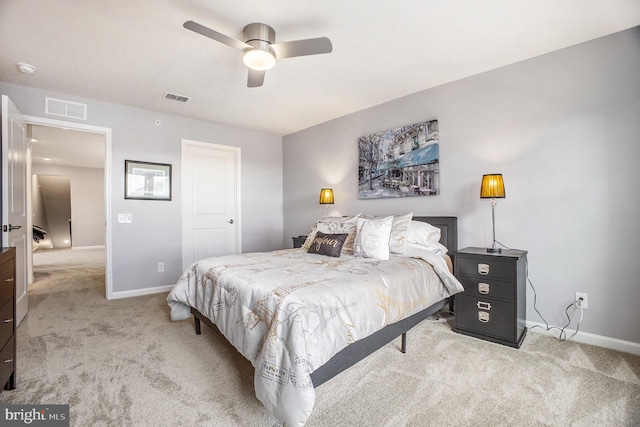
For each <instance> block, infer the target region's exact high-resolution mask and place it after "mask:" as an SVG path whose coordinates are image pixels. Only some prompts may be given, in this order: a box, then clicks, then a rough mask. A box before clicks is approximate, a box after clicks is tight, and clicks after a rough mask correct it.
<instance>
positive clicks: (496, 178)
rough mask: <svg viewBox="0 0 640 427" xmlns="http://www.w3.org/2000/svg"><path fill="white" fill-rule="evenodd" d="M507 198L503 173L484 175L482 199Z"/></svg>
mask: <svg viewBox="0 0 640 427" xmlns="http://www.w3.org/2000/svg"><path fill="white" fill-rule="evenodd" d="M505 197H506V195H505V191H504V180H503V179H502V174H501V173H495V174H489V175H482V184H481V185H480V198H481V199H504V198H505Z"/></svg>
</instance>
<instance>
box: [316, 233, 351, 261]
mask: <svg viewBox="0 0 640 427" xmlns="http://www.w3.org/2000/svg"><path fill="white" fill-rule="evenodd" d="M347 236H349V235H348V234H325V233H323V232H322V231H318V232H316V235H315V236H314V238H313V240H312V241H311V244H310V245H309V249H308V250H307V252H309V253H310V254H318V255H326V256H331V257H339V256H340V253H341V252H342V246H343V245H344V241H345V240H347Z"/></svg>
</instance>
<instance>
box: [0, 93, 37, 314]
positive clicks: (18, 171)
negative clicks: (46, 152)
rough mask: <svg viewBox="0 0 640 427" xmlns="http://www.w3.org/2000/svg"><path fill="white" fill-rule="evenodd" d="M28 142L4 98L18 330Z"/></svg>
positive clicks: (23, 295) (5, 204) (6, 226)
mask: <svg viewBox="0 0 640 427" xmlns="http://www.w3.org/2000/svg"><path fill="white" fill-rule="evenodd" d="M28 236H29V233H28V227H27V140H26V126H25V124H24V122H23V121H22V120H21V114H20V111H18V109H17V108H16V106H15V105H13V102H11V100H10V99H9V97H7V96H5V95H2V242H3V245H5V246H14V247H15V248H16V275H15V281H16V326H17V325H18V324H20V322H21V321H22V319H23V318H24V316H25V315H26V314H27V309H28V304H27V256H28V253H29V252H28V250H30V249H31V248H30V247H29V246H28V245H29V244H30V242H29V241H28V239H27V237H28Z"/></svg>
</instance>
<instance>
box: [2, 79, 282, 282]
mask: <svg viewBox="0 0 640 427" xmlns="http://www.w3.org/2000/svg"><path fill="white" fill-rule="evenodd" d="M0 92H1V93H2V94H5V95H8V96H9V97H10V98H11V99H12V100H13V102H14V104H15V105H16V106H17V107H18V108H19V109H20V110H21V111H22V113H23V114H26V115H31V116H38V117H47V116H46V115H45V114H44V98H45V96H51V97H54V98H61V99H66V100H69V101H75V102H83V103H87V104H88V118H87V120H86V121H77V122H79V123H86V124H90V125H94V126H101V127H107V128H111V129H112V169H113V170H112V179H111V194H110V195H109V197H110V200H111V227H112V241H111V242H110V245H111V249H112V253H113V258H112V262H113V275H112V280H113V290H114V292H121V291H130V290H139V289H144V288H152V287H158V286H165V285H170V284H173V283H175V282H176V281H177V279H178V278H179V277H180V275H181V274H182V249H181V242H182V240H181V205H180V203H181V197H180V146H181V140H182V139H183V138H184V139H191V140H195V141H202V142H209V143H215V144H222V145H229V146H234V147H240V148H241V150H242V164H241V168H242V169H241V170H242V178H241V180H242V182H241V188H242V194H241V198H242V212H241V215H242V249H243V251H244V252H250V251H262V250H274V249H279V248H281V247H282V246H283V218H282V192H281V191H280V189H281V188H282V139H281V138H280V137H279V136H275V135H271V134H266V133H261V132H255V131H249V130H244V129H240V128H235V127H231V126H224V125H219V124H216V123H210V122H205V121H200V120H193V119H187V118H184V117H179V116H174V115H168V114H160V113H156V112H153V111H148V110H142V109H137V108H132V107H127V106H123V105H118V104H112V103H108V102H101V101H96V100H91V99H86V98H80V97H77V96H71V95H68V94H60V93H55V92H50V91H44V90H40V89H35V88H29V87H24V86H18V85H13V84H8V83H4V82H0ZM51 118H54V119H59V118H58V117H51ZM156 120H160V121H161V125H160V126H158V125H156V124H155V122H156ZM68 121H75V120H71V119H69V120H68ZM125 159H130V160H142V161H149V162H158V163H171V164H172V165H173V182H172V185H173V200H172V201H141V200H125V199H124V161H125ZM117 213H132V214H133V223H132V224H118V223H117ZM158 262H164V264H165V271H164V272H163V273H158V272H157V263H158Z"/></svg>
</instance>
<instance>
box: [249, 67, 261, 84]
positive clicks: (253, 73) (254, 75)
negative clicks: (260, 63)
mask: <svg viewBox="0 0 640 427" xmlns="http://www.w3.org/2000/svg"><path fill="white" fill-rule="evenodd" d="M264 75H265V72H264V71H258V70H252V69H251V68H249V78H248V79H247V87H258V86H262V84H263V83H264Z"/></svg>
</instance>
